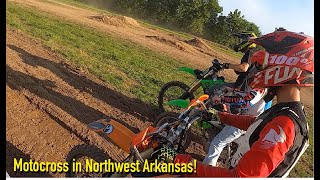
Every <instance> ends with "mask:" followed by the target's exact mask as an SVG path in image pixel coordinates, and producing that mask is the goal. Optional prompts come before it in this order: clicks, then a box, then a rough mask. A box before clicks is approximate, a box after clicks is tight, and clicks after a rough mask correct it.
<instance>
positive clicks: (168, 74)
mask: <svg viewBox="0 0 320 180" xmlns="http://www.w3.org/2000/svg"><path fill="white" fill-rule="evenodd" d="M6 15H7V17H6V20H7V25H9V26H10V27H12V28H15V29H19V30H22V31H23V32H25V33H27V34H29V35H31V36H33V37H35V38H39V39H41V41H42V42H43V43H44V44H45V45H46V46H48V47H50V48H51V49H53V50H54V51H56V52H58V53H59V54H61V55H63V56H64V58H65V59H67V60H68V61H70V62H72V63H74V64H76V65H77V66H79V67H81V68H83V69H87V70H88V71H89V72H90V73H92V74H94V75H96V76H97V77H99V78H100V79H102V80H103V81H105V82H106V83H107V84H109V85H110V86H111V87H113V88H114V89H115V90H117V91H119V92H121V93H123V94H125V95H128V96H130V97H134V98H138V99H141V100H142V101H144V102H147V103H149V104H154V105H155V104H156V97H157V94H158V92H159V90H160V88H161V86H162V85H163V84H164V83H166V82H169V81H171V80H174V79H176V80H182V81H186V82H191V80H192V78H190V76H189V75H186V74H182V73H177V71H176V70H175V69H176V68H177V67H179V66H183V64H179V63H178V62H179V61H177V60H176V59H172V58H170V57H168V56H165V55H161V54H159V53H156V52H153V51H152V50H150V49H147V48H145V47H142V46H140V45H137V44H134V43H132V42H130V41H126V40H123V39H117V38H114V37H111V36H107V35H105V34H103V33H102V32H99V31H96V30H94V29H92V28H88V27H85V26H83V25H80V24H76V23H74V22H69V21H65V20H63V19H60V18H57V17H54V16H52V15H50V14H48V13H44V12H38V11H36V10H34V9H31V8H28V7H24V6H19V5H14V4H12V3H8V4H7V10H6Z"/></svg>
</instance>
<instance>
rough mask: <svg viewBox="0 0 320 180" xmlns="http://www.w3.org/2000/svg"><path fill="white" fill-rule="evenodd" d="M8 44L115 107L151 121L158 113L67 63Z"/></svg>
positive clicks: (29, 61) (30, 61)
mask: <svg viewBox="0 0 320 180" xmlns="http://www.w3.org/2000/svg"><path fill="white" fill-rule="evenodd" d="M7 46H8V47H9V48H11V49H12V50H14V51H16V52H18V53H19V55H20V56H21V58H22V59H23V61H24V62H25V63H27V64H29V65H31V66H41V67H43V68H46V69H49V70H50V71H51V72H53V73H54V74H56V75H57V76H59V77H60V78H61V79H63V80H64V81H65V82H67V83H68V84H69V85H71V86H73V87H74V88H76V89H78V90H80V91H83V92H86V93H88V94H91V95H92V96H93V97H95V98H97V99H100V100H102V101H104V102H106V103H107V104H109V105H111V106H113V107H115V108H118V109H120V110H121V111H122V112H124V113H128V114H130V115H132V116H135V117H137V118H139V119H141V120H143V121H151V122H152V119H153V118H155V116H156V113H154V109H157V108H156V107H155V106H152V105H150V104H145V103H144V102H142V101H140V100H138V99H133V98H129V97H127V96H125V95H123V94H121V93H119V92H116V91H114V90H112V89H110V88H107V87H106V86H104V85H101V84H98V83H96V82H94V81H92V80H90V79H88V77H86V76H84V75H82V74H81V72H79V71H78V70H75V68H71V67H68V66H69V65H67V64H64V63H56V62H53V61H50V60H48V59H44V58H41V57H38V56H35V55H32V54H30V53H29V52H27V51H25V50H23V49H21V48H19V47H17V46H14V45H7ZM67 102H68V101H67ZM83 112H85V111H83Z"/></svg>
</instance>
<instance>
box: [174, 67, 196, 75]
mask: <svg viewBox="0 0 320 180" xmlns="http://www.w3.org/2000/svg"><path fill="white" fill-rule="evenodd" d="M177 70H178V71H183V72H186V73H189V74H191V75H193V76H196V74H195V73H194V69H192V68H188V67H180V68H178V69H177Z"/></svg>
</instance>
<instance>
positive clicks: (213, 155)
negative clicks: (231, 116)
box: [203, 98, 266, 166]
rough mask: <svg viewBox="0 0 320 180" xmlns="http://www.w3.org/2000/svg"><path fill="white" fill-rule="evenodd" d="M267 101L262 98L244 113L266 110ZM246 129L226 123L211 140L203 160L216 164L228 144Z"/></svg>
mask: <svg viewBox="0 0 320 180" xmlns="http://www.w3.org/2000/svg"><path fill="white" fill-rule="evenodd" d="M265 104H266V103H265V101H264V100H263V98H262V99H260V100H259V101H258V102H257V103H255V104H254V105H253V106H251V107H250V108H248V110H247V111H245V112H244V113H243V114H247V115H252V116H258V115H260V114H261V113H262V112H263V111H264V107H265ZM244 133H245V131H243V130H241V129H238V128H236V127H233V126H229V125H226V126H225V127H224V128H223V129H222V130H221V131H220V132H219V133H218V134H217V135H216V136H215V137H214V138H213V140H212V141H211V143H210V147H209V151H208V154H207V155H206V157H205V159H204V160H203V163H204V164H208V165H212V166H216V164H217V161H218V159H219V156H220V154H221V152H222V150H223V148H224V147H225V146H227V144H229V143H231V142H233V141H234V140H236V139H237V138H239V137H240V136H241V135H242V134H244Z"/></svg>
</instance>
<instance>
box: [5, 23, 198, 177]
mask: <svg viewBox="0 0 320 180" xmlns="http://www.w3.org/2000/svg"><path fill="white" fill-rule="evenodd" d="M6 60H7V63H6V73H7V77H6V80H7V83H6V91H7V95H6V103H7V106H6V113H7V119H6V142H7V144H6V154H7V164H6V166H7V169H6V170H7V171H8V173H9V174H10V176H13V177H15V176H41V177H43V176H54V177H61V176H64V174H59V173H57V174H40V173H39V174H35V173H30V174H28V173H14V172H13V158H17V159H19V158H22V159H23V160H24V161H29V160H30V159H32V160H33V161H49V162H64V161H65V157H66V155H67V154H68V152H69V151H70V150H71V148H72V147H74V146H75V145H77V144H82V143H89V144H93V145H95V146H97V147H100V148H102V149H103V150H105V152H106V153H107V154H108V155H109V156H110V157H112V159H113V160H116V161H120V160H123V159H124V158H125V156H126V153H125V152H124V151H122V150H121V149H119V148H117V147H116V146H115V145H113V144H112V143H111V142H110V141H108V140H106V139H104V138H102V137H101V136H100V135H98V134H96V133H95V132H92V131H91V130H89V129H88V128H87V124H89V123H90V122H93V121H95V120H98V119H101V118H106V117H111V118H112V119H115V120H117V121H119V122H120V123H122V124H124V125H125V126H127V127H128V128H129V129H131V130H132V131H133V132H135V133H137V132H139V131H140V130H142V129H144V128H146V127H147V126H148V125H150V124H151V120H152V119H153V118H155V117H156V114H155V113H154V112H153V111H152V110H151V109H150V106H148V105H147V104H144V103H143V102H141V101H139V100H137V99H132V98H129V97H127V96H125V95H122V94H121V93H119V92H115V91H114V90H112V89H111V88H108V87H106V86H105V85H104V84H103V82H101V81H100V80H98V79H96V78H95V77H94V76H91V75H90V74H87V73H85V72H81V71H79V70H77V68H76V67H72V65H70V64H67V63H66V62H65V61H64V60H63V59H61V58H59V56H57V55H56V54H54V53H53V52H51V51H50V50H48V49H46V48H44V47H42V46H41V44H40V43H39V42H38V41H36V40H33V39H31V38H29V37H27V36H26V35H24V34H21V33H19V32H16V31H14V30H11V29H9V28H7V40H6ZM188 152H189V153H194V154H195V155H198V156H199V154H200V156H199V157H200V158H201V157H203V155H204V154H203V151H202V147H201V146H200V145H199V144H197V143H192V145H191V146H190V148H189V149H188Z"/></svg>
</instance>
